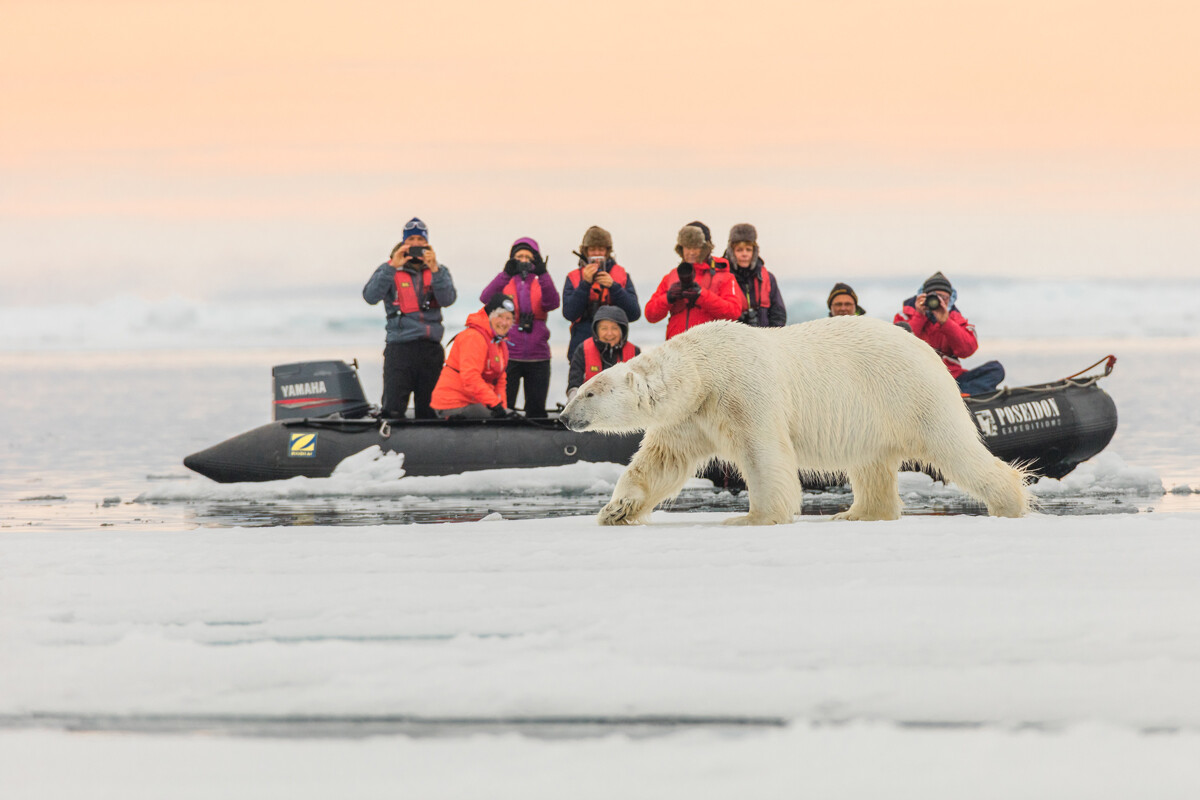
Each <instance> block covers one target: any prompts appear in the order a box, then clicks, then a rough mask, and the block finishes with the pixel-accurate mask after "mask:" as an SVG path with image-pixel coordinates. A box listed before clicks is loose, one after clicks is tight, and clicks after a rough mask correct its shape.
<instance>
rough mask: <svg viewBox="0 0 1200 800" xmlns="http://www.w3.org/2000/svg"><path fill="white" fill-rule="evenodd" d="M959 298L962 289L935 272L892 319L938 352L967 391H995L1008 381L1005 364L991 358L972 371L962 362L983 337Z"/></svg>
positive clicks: (973, 352)
mask: <svg viewBox="0 0 1200 800" xmlns="http://www.w3.org/2000/svg"><path fill="white" fill-rule="evenodd" d="M957 300H958V292H957V291H955V289H954V287H953V286H951V285H950V279H949V278H947V277H946V276H945V275H943V274H942V273H941V272H935V273H933V274H932V275H930V276H929V277H928V278H926V279H925V283H924V284H922V285H921V291H920V292H919V293H918V294H917V295H916V296H914V297H910V298H908V299H907V300H905V301H904V306H903V307H902V308H901V309H900V311H899V313H897V314H896V316H895V318H894V319H893V320H892V322H893V324H895V325H899V326H900V327H902V328H907V329H908V330H910V331H912V333H913V334H915V335H916V336H917V337H918V338H919V339H921V340H922V341H924V342H925V343H926V344H928V345H929V346H930V347H932V348H933V349H934V350H936V351H937V354H938V355H939V356H941V357H942V362H943V363H945V365H946V369H948V370H950V374H951V375H953V376H954V379H955V380H956V381H958V388H959V391H961V392H962V393H963V394H966V395H972V394H983V393H985V392H990V391H993V390H995V388H996V387H997V386H999V385H1000V381H1002V380H1004V367H1003V366H1001V364H1000V362H999V361H989V362H987V363H986V364H982V365H980V366H978V367H976V368H975V369H971V370H968V369H965V368H964V367H963V365H962V363H961V362H960V359H963V358H967V357H968V356H971V355H974V354H975V351H976V350H978V349H979V340H978V339H977V338H976V336H975V326H974V325H972V324H971V323H970V322H968V321H967V318H966V317H964V316H963V315H962V313H960V312H959V310H958V306H957V305H955V301H957Z"/></svg>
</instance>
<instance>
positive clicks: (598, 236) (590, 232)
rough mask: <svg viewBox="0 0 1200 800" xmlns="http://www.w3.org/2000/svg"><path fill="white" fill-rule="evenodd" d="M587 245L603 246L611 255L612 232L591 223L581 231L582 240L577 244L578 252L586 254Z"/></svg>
mask: <svg viewBox="0 0 1200 800" xmlns="http://www.w3.org/2000/svg"><path fill="white" fill-rule="evenodd" d="M589 247H603V248H605V249H606V250H608V254H609V255H612V234H611V233H609V232H608V231H606V230H604V228H601V227H600V226H599V225H593V226H592V227H590V228H588V229H587V230H586V231H584V232H583V241H582V242H581V243H580V245H579V252H581V253H583V254H584V255H585V256H586V255H587V249H588V248H589Z"/></svg>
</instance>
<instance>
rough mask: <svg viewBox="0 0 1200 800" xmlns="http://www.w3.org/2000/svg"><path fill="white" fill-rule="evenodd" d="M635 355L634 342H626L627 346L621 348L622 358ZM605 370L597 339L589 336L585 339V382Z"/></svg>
mask: <svg viewBox="0 0 1200 800" xmlns="http://www.w3.org/2000/svg"><path fill="white" fill-rule="evenodd" d="M634 355H635V350H634V347H633V343H632V342H625V346H624V347H622V348H621V360H622V361H628V360H629V359H631V358H633V356H634ZM603 371H604V360H603V359H601V358H600V348H599V347H597V346H596V340H595V339H593V338H591V337H589V338H587V339H584V340H583V382H584V383H587V382H588V381H589V380H591V379H592V378H594V377H596V376H597V375H599V374H600V373H601V372H603Z"/></svg>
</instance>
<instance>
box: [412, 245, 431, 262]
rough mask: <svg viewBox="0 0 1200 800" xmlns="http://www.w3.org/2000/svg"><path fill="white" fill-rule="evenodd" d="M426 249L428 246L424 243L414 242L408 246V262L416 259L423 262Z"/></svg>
mask: <svg viewBox="0 0 1200 800" xmlns="http://www.w3.org/2000/svg"><path fill="white" fill-rule="evenodd" d="M427 249H428V248H427V247H425V245H421V244H414V245H413V246H412V247H410V248H408V263H410V264H411V263H412V262H414V261H416V262H418V263H421V264H424V263H425V251H426V250H427Z"/></svg>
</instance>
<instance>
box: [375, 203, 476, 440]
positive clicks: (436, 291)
mask: <svg viewBox="0 0 1200 800" xmlns="http://www.w3.org/2000/svg"><path fill="white" fill-rule="evenodd" d="M362 294H363V299H364V300H366V301H367V302H368V303H370V304H371V305H375V304H376V303H378V302H379V301H380V300H382V301H384V303H383V305H384V310H385V311H386V312H387V343H386V344H385V345H384V349H383V400H382V403H381V405H382V406H383V409H382V412H381V413H382V415H383V416H384V417H385V418H387V419H402V418H403V417H404V415H405V412H406V410H407V409H408V398H409V395H410V394H411V395H412V398H413V407H414V411H413V414H414V416H415V417H416V418H417V419H437V414H436V413H434V411H433V409H432V408H430V406H429V398H430V397H431V396H432V395H433V387H434V386H436V385H437V381H438V376H440V375H441V374H442V363H443V362H444V361H445V359H446V353H445V351H444V350H443V349H442V334H443V333H444V332H445V330H444V328H443V327H442V309H443V308H445V307H446V306H448V305H451V304H452V303H453V302H454V301H455V300H456V299H458V293H457V292H456V291H455V289H454V279H453V278H452V277H451V276H450V270H448V269H446V266H445V265H444V264H440V263H439V262H438V260H437V254H436V253H435V252H434V250H433V248H432V247H430V246H429V229H428V227H426V225H425V223H424V222H422V221H421V220H420V219H419V218H418V217H413V218H412V219H410V220H409V221H408V222H407V223H406V224H405V225H404V238H403V239H402V240H401V242H400V243H399V244H398V245H396V246H395V247H394V248H392V254H391V257H390V258H389V259H388V260H387V261H385V262H384V263H382V264H380V265H379V266H378V267H377V268H376V270H375V273H374V274H373V275H371V278H370V280H368V281H367V285H366V286H364V287H363V292H362Z"/></svg>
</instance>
